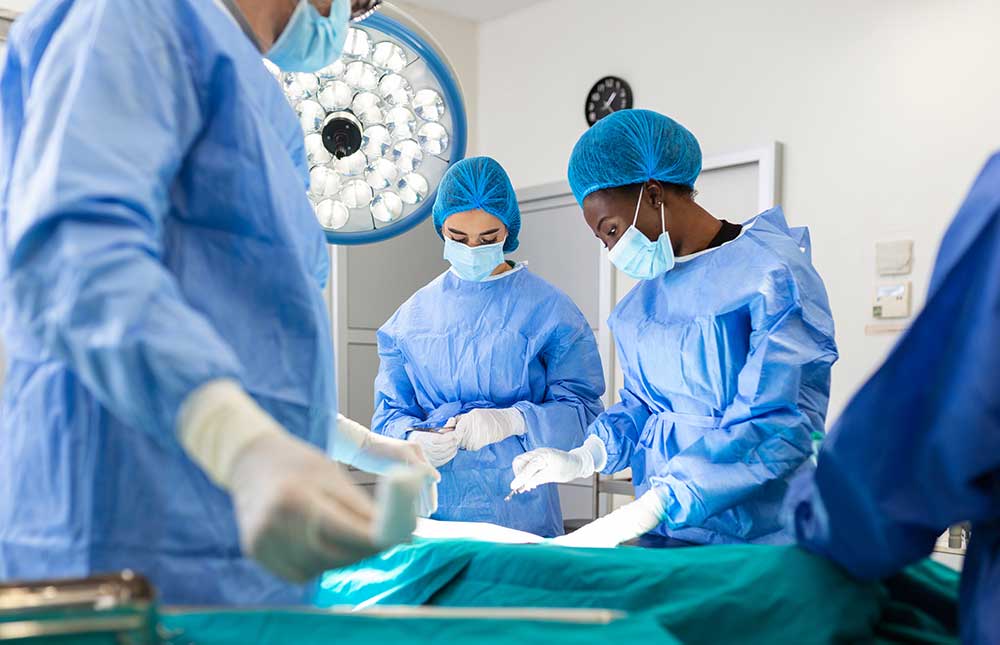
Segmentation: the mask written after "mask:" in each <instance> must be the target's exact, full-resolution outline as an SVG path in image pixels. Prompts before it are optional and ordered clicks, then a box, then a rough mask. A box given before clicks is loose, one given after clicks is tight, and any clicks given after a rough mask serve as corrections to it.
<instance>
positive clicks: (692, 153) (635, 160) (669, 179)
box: [569, 110, 701, 206]
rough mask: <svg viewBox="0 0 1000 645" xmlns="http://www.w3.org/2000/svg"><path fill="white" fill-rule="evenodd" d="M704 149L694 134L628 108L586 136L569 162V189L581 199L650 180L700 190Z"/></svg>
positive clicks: (667, 119) (669, 121)
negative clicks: (696, 184) (697, 182)
mask: <svg viewBox="0 0 1000 645" xmlns="http://www.w3.org/2000/svg"><path fill="white" fill-rule="evenodd" d="M700 173H701V147H700V146H699V145H698V140H697V139H695V138H694V135H693V134H691V133H690V132H688V130H687V129H686V128H685V127H684V126H682V125H681V124H680V123H677V122H676V121H674V120H673V119H671V118H670V117H667V116H664V115H662V114H660V113H658V112H652V111H650V110H622V111H621V112H615V113H614V114H612V115H610V116H608V117H605V118H603V119H601V120H600V121H598V122H597V124H596V125H595V126H594V127H592V128H591V129H590V130H588V131H587V132H585V133H584V135H583V136H582V137H580V140H579V141H577V142H576V146H575V147H574V148H573V154H572V155H570V158H569V185H570V188H572V189H573V195H574V196H575V197H576V201H577V202H579V204H580V205H581V206H582V205H583V200H584V199H585V198H586V197H587V195H589V194H590V193H592V192H595V191H598V190H604V189H605V188H617V187H618V186H631V185H633V184H642V183H645V182H647V181H649V180H650V179H655V180H657V181H662V182H665V183H669V184H678V185H681V186H687V187H689V188H694V182H695V180H696V179H698V175H699V174H700Z"/></svg>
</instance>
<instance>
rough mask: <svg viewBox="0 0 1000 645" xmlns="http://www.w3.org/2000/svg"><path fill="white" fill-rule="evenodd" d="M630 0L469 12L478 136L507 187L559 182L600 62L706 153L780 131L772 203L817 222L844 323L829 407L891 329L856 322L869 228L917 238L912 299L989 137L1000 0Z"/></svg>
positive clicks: (878, 234) (817, 249)
mask: <svg viewBox="0 0 1000 645" xmlns="http://www.w3.org/2000/svg"><path fill="white" fill-rule="evenodd" d="M623 6H624V5H621V3H618V4H616V3H609V2H606V1H604V0H550V1H549V2H545V3H542V4H540V5H537V6H535V7H532V8H529V9H526V10H522V11H520V12H517V13H515V14H512V15H510V16H508V17H505V18H502V19H499V20H496V21H492V22H489V23H485V24H482V25H480V28H479V34H480V48H479V79H478V80H479V112H478V115H479V118H478V124H479V140H478V141H479V148H480V150H481V151H483V152H484V153H486V154H490V155H493V156H496V157H497V158H498V159H499V160H500V161H501V162H502V163H503V164H504V165H505V166H506V167H507V169H508V170H509V171H510V174H511V176H512V179H513V181H514V184H515V185H516V186H518V187H525V186H530V185H535V184H540V183H545V182H551V181H557V180H564V179H565V168H566V162H567V159H568V157H569V153H570V150H571V149H572V146H573V144H574V142H575V141H576V139H577V138H578V137H579V135H580V134H581V133H582V132H583V130H584V128H585V122H584V120H583V102H584V97H585V95H586V93H587V90H588V89H589V88H590V87H591V85H592V84H593V82H594V81H596V80H597V79H598V78H600V77H601V76H603V75H606V74H617V75H620V76H622V77H624V78H625V79H627V80H628V81H629V82H630V83H631V84H632V86H633V89H634V92H635V95H636V100H637V105H636V107H644V108H651V109H656V110H659V111H662V112H665V113H667V114H670V115H671V116H674V117H675V118H677V119H678V120H680V121H681V122H682V123H684V124H685V125H687V126H688V127H689V128H690V129H691V130H692V131H693V132H694V133H695V134H696V135H697V136H698V138H699V139H700V140H701V143H702V147H703V149H704V152H705V154H706V155H711V154H720V153H725V152H731V151H735V150H740V149H744V148H748V147H753V146H757V145H760V144H763V143H766V142H769V141H772V140H778V141H781V142H783V143H784V144H785V164H784V173H785V174H784V196H783V199H782V203H783V205H784V207H785V210H786V213H787V215H788V217H789V219H790V221H791V222H792V223H793V224H796V225H803V224H805V225H808V226H809V227H810V228H811V230H812V236H813V247H814V248H813V256H814V260H815V263H816V265H817V267H818V269H819V271H820V272H821V274H822V275H823V277H824V279H825V280H826V284H827V288H828V290H829V292H830V297H831V301H832V306H833V310H834V314H835V317H836V322H837V337H838V341H839V343H840V349H841V360H840V362H839V363H838V365H837V367H836V368H835V371H834V390H833V394H832V401H831V417H832V416H834V415H835V414H836V413H837V412H838V411H839V410H840V408H841V407H842V406H843V404H844V403H845V402H846V399H847V397H849V396H850V394H851V392H852V391H853V390H854V389H855V388H856V387H857V386H859V385H860V384H861V383H862V382H863V380H864V378H865V376H866V375H867V374H868V373H869V371H870V370H871V369H873V368H874V367H875V366H876V365H877V364H878V363H879V361H880V360H881V358H882V357H883V355H884V354H885V352H886V351H887V350H888V348H889V347H890V346H891V343H892V342H893V341H894V339H895V337H894V336H893V335H883V336H866V335H865V329H864V328H865V325H866V323H870V322H872V319H871V317H870V311H871V292H872V289H873V284H874V283H875V281H876V277H875V270H874V244H875V241H876V240H883V239H900V238H907V239H913V240H915V246H916V262H915V270H914V273H913V276H912V279H913V281H914V286H915V291H916V294H917V296H918V297H917V304H919V302H920V301H921V300H922V296H923V292H924V290H925V289H926V284H927V280H928V277H929V272H930V269H931V265H932V262H933V257H934V252H935V250H936V247H937V244H938V241H939V239H940V236H941V234H942V233H943V230H944V227H945V226H946V224H947V222H948V221H949V219H950V217H951V216H952V214H953V213H954V211H955V208H956V206H957V205H958V204H959V202H960V199H961V198H962V195H963V194H964V192H965V190H966V189H967V188H968V186H969V185H970V183H971V181H972V179H973V178H974V176H975V173H976V172H977V170H978V169H979V167H980V165H981V164H982V163H983V161H984V160H985V158H986V157H987V155H988V153H989V152H990V151H991V150H993V149H994V148H997V147H1000V75H998V74H996V71H995V70H996V63H997V61H998V60H1000V39H997V38H996V25H997V24H1000V3H996V2H994V1H992V0H952V1H948V0H879V1H878V2H871V1H870V0H843V1H841V2H820V1H818V0H807V1H803V0H763V1H761V2H753V3H750V2H740V1H738V0H729V1H728V2H721V1H706V2H679V1H674V0H669V1H668V0H634V1H633V2H631V3H628V6H627V7H626V8H625V10H623ZM717 215H719V216H720V217H726V218H729V219H737V220H741V219H746V218H747V217H749V216H751V215H753V213H717ZM582 225H583V224H582V223H581V226H582Z"/></svg>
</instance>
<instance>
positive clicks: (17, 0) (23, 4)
mask: <svg viewBox="0 0 1000 645" xmlns="http://www.w3.org/2000/svg"><path fill="white" fill-rule="evenodd" d="M33 4H35V0H0V9H10V10H11V11H25V10H27V9H28V8H29V7H30V6H31V5H33Z"/></svg>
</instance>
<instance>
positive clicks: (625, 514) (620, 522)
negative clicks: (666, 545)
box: [552, 488, 669, 548]
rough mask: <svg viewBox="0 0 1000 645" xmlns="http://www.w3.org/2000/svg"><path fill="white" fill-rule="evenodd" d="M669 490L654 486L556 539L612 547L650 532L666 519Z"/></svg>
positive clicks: (598, 546)
mask: <svg viewBox="0 0 1000 645" xmlns="http://www.w3.org/2000/svg"><path fill="white" fill-rule="evenodd" d="M668 499H669V492H667V491H666V490H664V489H659V488H652V489H650V490H648V491H646V492H645V493H644V494H643V495H642V496H641V497H639V499H637V500H635V501H634V502H631V503H629V504H626V505H625V506H622V507H621V508H619V509H618V510H617V511H615V512H613V513H610V514H608V515H605V516H604V517H602V518H600V519H596V520H594V521H593V522H591V523H590V524H587V525H586V526H584V527H582V528H580V529H577V530H576V531H573V532H572V533H569V534H567V535H562V536H560V537H557V538H555V539H553V540H552V543H553V544H558V545H560V546H578V547H592V548H611V547H615V546H618V545H619V544H621V543H622V542H627V541H628V540H631V539H632V538H637V537H639V536H640V535H643V534H645V533H648V532H649V531H651V530H653V529H654V528H656V527H657V526H658V525H659V524H660V522H662V521H663V516H664V514H665V513H666V508H667V500H668Z"/></svg>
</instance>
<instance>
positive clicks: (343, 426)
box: [330, 414, 441, 517]
mask: <svg viewBox="0 0 1000 645" xmlns="http://www.w3.org/2000/svg"><path fill="white" fill-rule="evenodd" d="M330 456H331V457H333V458H334V459H336V460H337V461H339V462H341V463H345V464H348V465H350V466H354V467H355V468H357V469H359V470H363V471H365V472H369V473H376V474H379V475H384V474H386V473H388V472H389V471H390V470H392V469H393V468H395V467H397V466H399V465H400V464H406V465H408V466H411V467H413V468H415V469H416V470H417V471H420V472H423V473H425V474H426V476H427V477H426V481H425V482H424V486H423V488H422V490H421V493H420V498H419V502H418V508H417V515H419V516H421V517H430V516H431V515H433V514H434V512H435V511H436V510H437V505H438V499H437V485H438V482H440V481H441V474H440V473H438V471H437V469H436V468H435V467H434V466H433V465H431V463H430V461H428V460H427V457H426V456H424V451H423V449H422V448H421V447H420V446H419V445H418V444H416V443H413V442H410V441H403V440H402V439H393V438H392V437H386V436H383V435H380V434H378V433H375V432H372V431H371V430H369V429H368V428H366V427H365V426H363V425H361V424H360V423H358V422H357V421H353V420H351V419H348V418H347V417H345V416H344V415H342V414H338V415H337V432H336V434H335V435H334V436H333V440H332V446H331V447H330Z"/></svg>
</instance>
